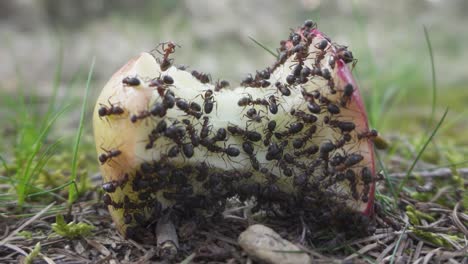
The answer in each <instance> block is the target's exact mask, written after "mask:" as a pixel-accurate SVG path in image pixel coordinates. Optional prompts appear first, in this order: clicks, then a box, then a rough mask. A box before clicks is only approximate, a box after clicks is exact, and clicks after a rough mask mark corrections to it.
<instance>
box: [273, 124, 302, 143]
mask: <svg viewBox="0 0 468 264" xmlns="http://www.w3.org/2000/svg"><path fill="white" fill-rule="evenodd" d="M303 128H304V123H301V122H294V123H291V124H290V125H289V127H288V131H285V132H277V133H275V137H276V138H277V139H282V138H283V137H288V136H291V135H294V134H297V133H299V132H301V131H302V129H303Z"/></svg>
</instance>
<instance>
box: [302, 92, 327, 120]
mask: <svg viewBox="0 0 468 264" xmlns="http://www.w3.org/2000/svg"><path fill="white" fill-rule="evenodd" d="M301 93H302V97H303V98H304V100H305V101H306V102H307V109H308V110H309V112H311V113H313V114H320V112H321V111H322V109H321V107H320V105H319V104H317V103H316V102H315V100H316V99H317V98H316V97H315V96H314V94H312V93H309V92H307V91H306V90H305V89H302V91H301Z"/></svg>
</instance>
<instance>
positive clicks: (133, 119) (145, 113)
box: [130, 110, 151, 123]
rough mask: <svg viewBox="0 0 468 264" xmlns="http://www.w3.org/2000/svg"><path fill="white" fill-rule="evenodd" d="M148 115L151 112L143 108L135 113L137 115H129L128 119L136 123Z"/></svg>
mask: <svg viewBox="0 0 468 264" xmlns="http://www.w3.org/2000/svg"><path fill="white" fill-rule="evenodd" d="M150 115H151V112H150V111H146V110H144V111H141V112H140V113H139V114H137V115H132V116H131V117H130V121H131V122H132V123H136V122H137V121H138V120H142V119H145V118H147V117H149V116H150Z"/></svg>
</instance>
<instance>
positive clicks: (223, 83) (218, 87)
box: [214, 80, 230, 92]
mask: <svg viewBox="0 0 468 264" xmlns="http://www.w3.org/2000/svg"><path fill="white" fill-rule="evenodd" d="M229 86H230V84H229V82H228V81H226V80H221V81H219V80H218V81H217V82H216V84H215V88H214V90H215V91H216V92H219V91H220V90H221V89H223V88H226V87H229Z"/></svg>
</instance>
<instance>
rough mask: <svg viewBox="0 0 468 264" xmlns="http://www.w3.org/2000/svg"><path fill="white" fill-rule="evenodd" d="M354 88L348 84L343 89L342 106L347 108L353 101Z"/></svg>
mask: <svg viewBox="0 0 468 264" xmlns="http://www.w3.org/2000/svg"><path fill="white" fill-rule="evenodd" d="M353 92H354V87H353V85H352V84H350V83H348V84H346V85H345V87H344V88H343V95H342V96H341V100H340V104H341V106H343V107H345V106H346V104H347V103H348V102H349V101H350V100H351V96H352V95H353Z"/></svg>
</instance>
